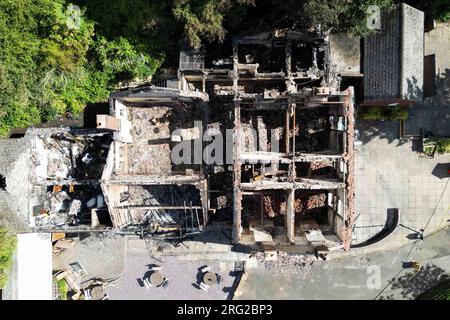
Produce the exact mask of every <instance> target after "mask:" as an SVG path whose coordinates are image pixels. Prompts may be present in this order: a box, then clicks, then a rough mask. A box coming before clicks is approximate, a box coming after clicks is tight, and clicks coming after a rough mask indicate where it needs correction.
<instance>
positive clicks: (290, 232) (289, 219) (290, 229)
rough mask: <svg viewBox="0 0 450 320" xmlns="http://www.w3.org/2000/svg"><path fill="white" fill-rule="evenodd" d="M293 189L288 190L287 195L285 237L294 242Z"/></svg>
mask: <svg viewBox="0 0 450 320" xmlns="http://www.w3.org/2000/svg"><path fill="white" fill-rule="evenodd" d="M294 202H295V189H291V190H289V191H288V197H287V214H286V227H287V237H288V239H289V241H290V242H291V243H294V236H295V208H294Z"/></svg>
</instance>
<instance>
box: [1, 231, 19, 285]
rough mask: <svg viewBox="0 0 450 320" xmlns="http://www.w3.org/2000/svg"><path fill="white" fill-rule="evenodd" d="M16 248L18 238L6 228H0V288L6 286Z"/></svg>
mask: <svg viewBox="0 0 450 320" xmlns="http://www.w3.org/2000/svg"><path fill="white" fill-rule="evenodd" d="M15 248H16V237H15V235H13V234H11V233H10V232H9V231H8V230H7V229H6V228H5V227H0V288H3V287H4V286H5V285H6V281H7V280H8V277H7V276H8V272H9V268H10V267H11V264H12V256H13V253H14V250H15Z"/></svg>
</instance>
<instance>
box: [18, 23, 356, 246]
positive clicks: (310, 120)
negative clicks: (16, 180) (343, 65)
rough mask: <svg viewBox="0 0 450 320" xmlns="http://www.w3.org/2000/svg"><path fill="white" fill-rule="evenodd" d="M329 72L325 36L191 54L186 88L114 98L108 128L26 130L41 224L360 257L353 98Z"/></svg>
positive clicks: (284, 33)
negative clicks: (350, 252)
mask: <svg viewBox="0 0 450 320" xmlns="http://www.w3.org/2000/svg"><path fill="white" fill-rule="evenodd" d="M330 65H331V64H330V43H329V39H328V37H327V36H325V35H323V34H321V33H317V32H311V33H299V32H293V31H289V30H276V31H274V32H267V33H262V34H258V35H255V36H249V37H242V38H234V39H232V41H230V42H229V43H225V44H223V45H222V46H220V47H218V48H216V50H215V51H208V50H187V49H186V50H183V51H182V52H181V54H180V68H179V70H178V79H177V80H175V81H173V80H172V81H160V82H158V83H157V85H153V86H144V87H137V88H133V89H127V90H123V91H119V92H115V93H113V94H111V97H110V99H109V109H110V113H109V114H108V115H106V114H105V115H97V129H94V130H81V129H79V130H74V129H70V128H55V129H29V130H28V131H27V133H26V136H27V137H28V138H27V139H29V140H27V141H29V143H30V146H29V148H30V154H29V157H30V161H31V163H32V168H31V171H30V173H29V177H30V184H31V186H32V187H31V188H32V189H33V190H35V189H36V190H37V189H39V190H37V191H36V194H37V195H39V196H36V197H35V198H36V200H35V203H34V205H33V206H31V207H30V208H33V209H32V210H30V216H29V217H28V218H32V220H33V223H32V225H33V226H34V227H36V228H41V229H46V230H48V229H50V230H61V229H65V230H66V229H68V228H73V229H80V228H84V229H86V230H94V229H95V230H99V229H105V228H112V229H114V230H121V231H122V232H128V233H134V234H139V235H141V236H152V237H162V238H166V239H180V240H181V239H183V238H185V237H186V236H195V235H196V234H200V233H202V232H204V231H205V230H206V229H210V228H213V227H215V226H221V227H224V228H225V229H226V230H228V231H229V235H230V239H231V240H232V242H233V243H235V244H240V245H245V246H250V247H255V248H256V247H258V246H259V245H261V244H262V245H271V246H291V247H292V248H293V249H292V250H294V251H295V250H298V251H302V250H303V251H305V250H306V251H308V250H314V249H315V250H316V251H318V252H321V253H324V254H326V253H327V252H329V251H330V250H334V249H336V250H337V249H341V248H345V249H348V248H349V245H350V240H351V227H352V223H353V219H354V209H353V207H354V205H353V201H354V200H353V195H354V190H353V135H354V131H353V125H354V119H353V89H352V88H351V87H350V88H348V89H345V90H344V91H341V90H340V84H341V83H340V80H341V78H340V76H339V75H338V74H336V72H334V71H333V68H331V67H330ZM169 82H170V83H169ZM175 158H176V160H175ZM180 160H181V161H180ZM31 198H33V197H30V199H31ZM292 245H294V246H292Z"/></svg>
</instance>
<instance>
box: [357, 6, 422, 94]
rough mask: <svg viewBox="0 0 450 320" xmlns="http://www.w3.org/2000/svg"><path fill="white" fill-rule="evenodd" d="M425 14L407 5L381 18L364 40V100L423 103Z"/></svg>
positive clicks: (398, 7) (397, 7) (386, 13)
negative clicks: (399, 100) (378, 25)
mask: <svg viewBox="0 0 450 320" xmlns="http://www.w3.org/2000/svg"><path fill="white" fill-rule="evenodd" d="M423 39H424V13H423V12H422V11H420V10H417V9H415V8H413V7H411V6H408V5H406V4H404V3H402V4H400V5H397V6H395V8H394V9H392V10H386V11H384V12H382V15H381V30H379V31H377V32H375V33H373V34H371V35H369V36H368V37H366V38H365V39H364V66H363V69H364V100H366V101H370V100H384V99H393V98H404V99H411V100H415V101H419V102H420V101H422V99H423V95H422V93H423V92H422V90H423V59H424V42H423V41H424V40H423Z"/></svg>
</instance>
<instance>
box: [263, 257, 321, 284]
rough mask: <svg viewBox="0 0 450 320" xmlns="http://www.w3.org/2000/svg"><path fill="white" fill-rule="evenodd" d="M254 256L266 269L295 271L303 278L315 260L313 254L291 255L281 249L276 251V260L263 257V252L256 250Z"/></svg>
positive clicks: (286, 271) (310, 269)
mask: <svg viewBox="0 0 450 320" xmlns="http://www.w3.org/2000/svg"><path fill="white" fill-rule="evenodd" d="M255 256H256V260H257V261H258V262H260V263H261V264H262V266H263V268H264V269H265V270H267V271H273V272H277V273H278V272H281V273H295V274H298V275H301V276H302V277H303V278H306V277H307V276H308V275H309V274H310V273H311V272H312V265H313V264H314V262H315V261H317V259H316V257H314V256H306V255H298V254H297V255H291V254H288V253H287V252H283V251H278V255H277V256H278V259H277V260H267V259H265V253H264V252H257V253H256V254H255Z"/></svg>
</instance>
